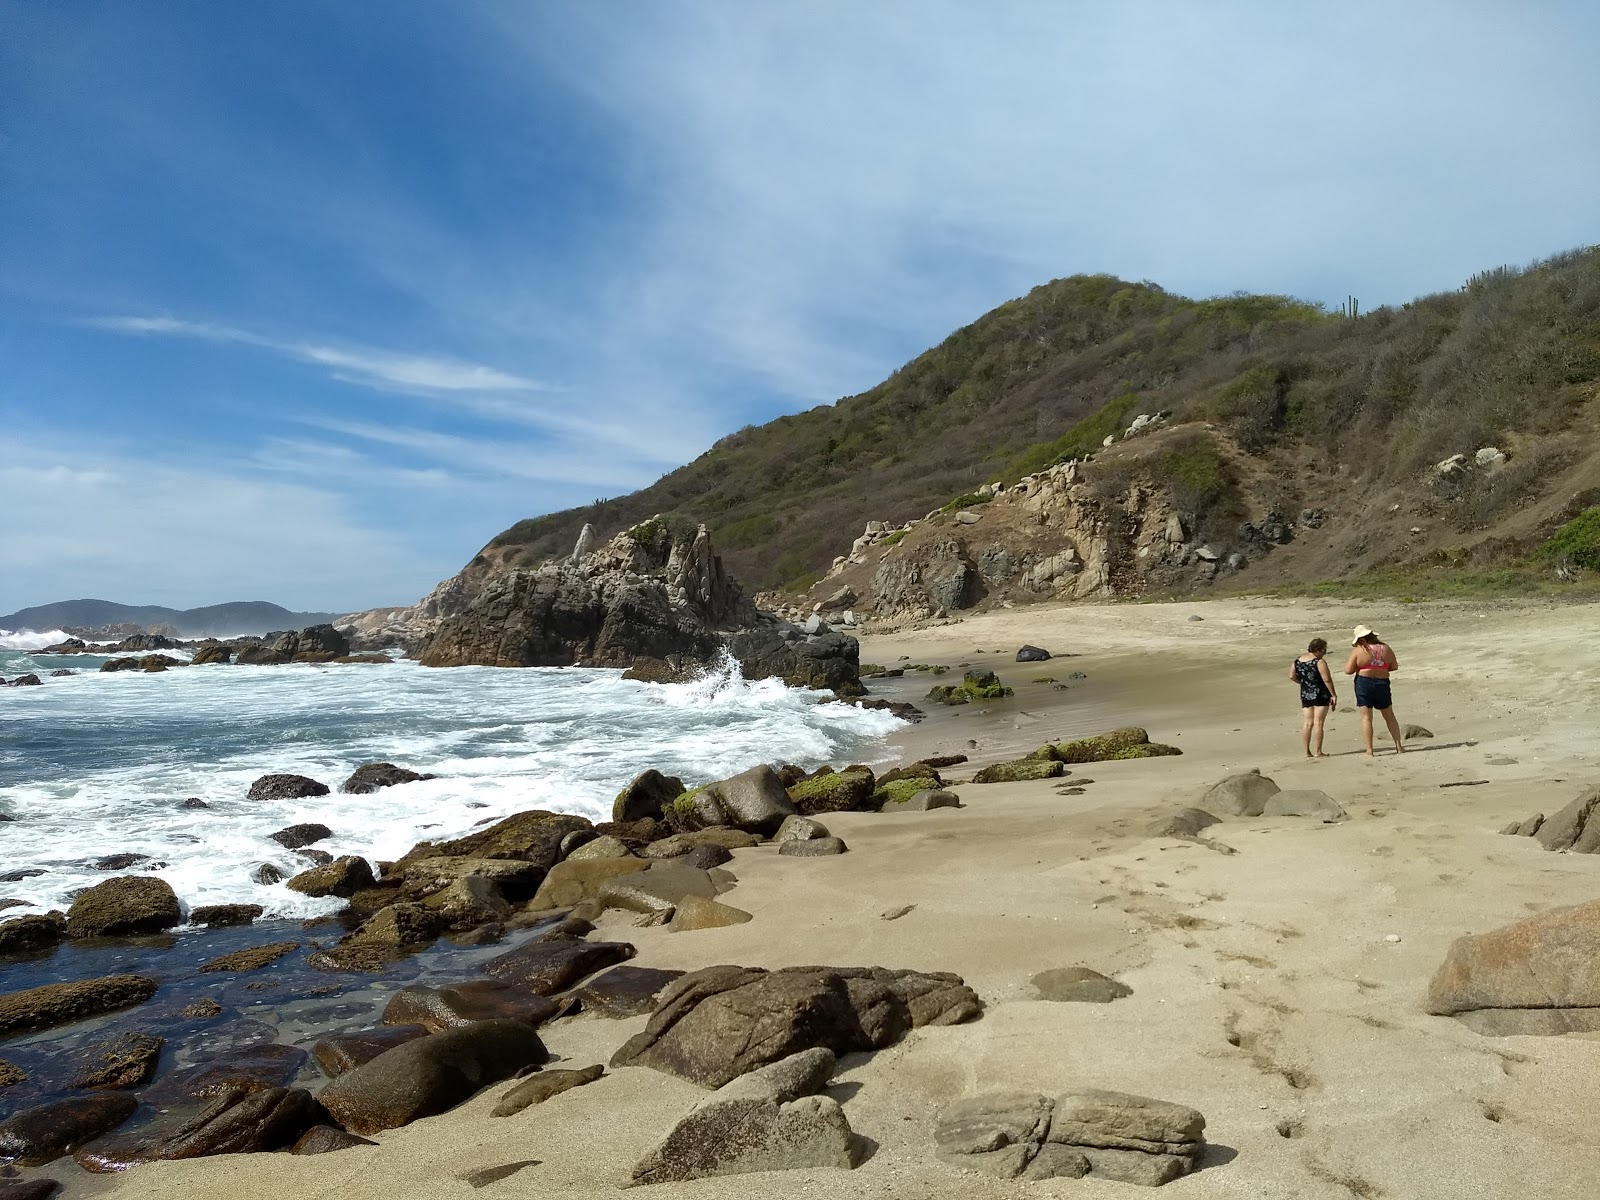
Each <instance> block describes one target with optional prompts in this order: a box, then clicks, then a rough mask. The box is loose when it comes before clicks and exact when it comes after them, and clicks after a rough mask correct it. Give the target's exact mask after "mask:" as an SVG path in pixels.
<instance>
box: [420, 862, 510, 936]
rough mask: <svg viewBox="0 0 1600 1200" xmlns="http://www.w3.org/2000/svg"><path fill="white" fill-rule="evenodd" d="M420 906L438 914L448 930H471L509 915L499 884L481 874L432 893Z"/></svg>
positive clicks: (508, 906) (467, 877) (501, 919)
mask: <svg viewBox="0 0 1600 1200" xmlns="http://www.w3.org/2000/svg"><path fill="white" fill-rule="evenodd" d="M422 903H423V905H424V906H425V907H427V908H430V909H432V910H433V911H434V912H435V913H437V914H438V915H439V917H440V919H441V920H442V921H443V922H444V923H445V925H446V926H447V927H448V928H450V929H457V930H463V929H474V928H476V927H477V926H479V925H487V924H489V923H491V922H494V921H503V920H505V918H506V917H508V916H510V915H511V905H510V904H508V903H507V902H506V899H505V896H504V895H502V894H501V891H500V886H499V885H498V884H497V883H495V881H494V880H493V879H490V878H487V877H486V876H483V875H468V876H465V877H464V878H461V879H457V880H456V881H455V882H453V883H451V884H450V885H449V886H447V887H445V888H443V889H441V890H440V891H437V892H434V893H433V894H432V895H430V896H428V897H427V898H426V899H425V900H423V902H422Z"/></svg>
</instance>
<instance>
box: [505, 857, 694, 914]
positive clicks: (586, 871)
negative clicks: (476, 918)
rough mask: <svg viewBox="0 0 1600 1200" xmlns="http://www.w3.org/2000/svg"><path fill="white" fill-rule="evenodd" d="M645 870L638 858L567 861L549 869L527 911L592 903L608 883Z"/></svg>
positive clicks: (647, 866)
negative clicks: (586, 901) (588, 901)
mask: <svg viewBox="0 0 1600 1200" xmlns="http://www.w3.org/2000/svg"><path fill="white" fill-rule="evenodd" d="M659 844H660V843H657V845H659ZM685 849H688V847H685ZM649 868H650V863H649V862H648V861H646V860H645V859H642V858H591V859H568V860H567V861H566V862H563V863H558V864H556V865H555V866H554V867H552V868H551V869H550V873H549V874H548V875H546V876H545V878H544V882H543V883H541V884H540V885H539V890H538V891H537V892H535V893H534V896H533V899H532V900H530V901H529V902H528V910H529V911H530V912H545V911H548V910H550V909H556V908H571V907H572V906H573V905H575V904H581V903H583V901H585V900H593V899H594V898H595V897H596V896H598V895H599V894H600V889H601V888H602V887H604V886H605V885H606V883H607V882H608V881H609V880H611V879H614V878H616V877H618V876H621V875H631V874H634V873H636V872H639V871H645V870H648V869H649Z"/></svg>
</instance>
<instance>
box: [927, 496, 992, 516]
mask: <svg viewBox="0 0 1600 1200" xmlns="http://www.w3.org/2000/svg"><path fill="white" fill-rule="evenodd" d="M993 499H994V497H993V496H980V495H978V493H977V492H968V493H967V494H966V495H964V496H957V497H956V498H955V499H954V500H951V501H949V502H948V503H946V504H943V505H941V506H940V508H939V511H940V512H942V513H953V512H960V511H961V510H962V509H963V508H976V507H977V506H978V505H980V504H987V503H989V501H991V500H993Z"/></svg>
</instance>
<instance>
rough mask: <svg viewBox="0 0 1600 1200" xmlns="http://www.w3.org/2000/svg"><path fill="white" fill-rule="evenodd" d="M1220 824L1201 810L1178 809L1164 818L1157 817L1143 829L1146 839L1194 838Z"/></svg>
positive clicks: (1215, 818) (1219, 821)
mask: <svg viewBox="0 0 1600 1200" xmlns="http://www.w3.org/2000/svg"><path fill="white" fill-rule="evenodd" d="M1220 824H1222V822H1221V820H1219V819H1218V818H1217V817H1214V816H1212V815H1211V814H1210V813H1208V812H1207V811H1206V810H1205V809H1203V808H1180V809H1179V810H1178V811H1177V812H1175V813H1170V814H1168V815H1167V816H1165V817H1157V818H1156V819H1155V820H1154V821H1152V822H1151V823H1150V824H1149V825H1148V826H1146V828H1145V831H1144V832H1145V836H1146V837H1170V838H1195V837H1199V836H1200V833H1201V831H1202V830H1205V829H1210V828H1211V826H1213V825H1220Z"/></svg>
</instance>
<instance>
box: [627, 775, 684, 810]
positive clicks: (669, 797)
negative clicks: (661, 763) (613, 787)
mask: <svg viewBox="0 0 1600 1200" xmlns="http://www.w3.org/2000/svg"><path fill="white" fill-rule="evenodd" d="M683 790H684V789H683V780H681V779H679V778H678V777H677V776H676V775H663V774H662V773H661V772H660V771H657V770H656V769H655V768H654V767H652V768H650V770H648V771H644V772H642V773H640V774H638V775H635V776H634V777H633V779H632V780H631V781H630V782H629V783H628V786H627V787H625V788H623V789H622V790H621V791H620V792H618V793H617V798H616V799H615V800H613V801H612V803H611V819H612V820H613V821H637V820H640V819H641V818H644V817H653V818H655V819H656V820H660V819H661V812H662V809H664V808H665V807H666V806H667V805H669V804H671V803H672V802H673V801H674V800H676V799H677V798H678V797H679V796H681V795H683Z"/></svg>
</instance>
